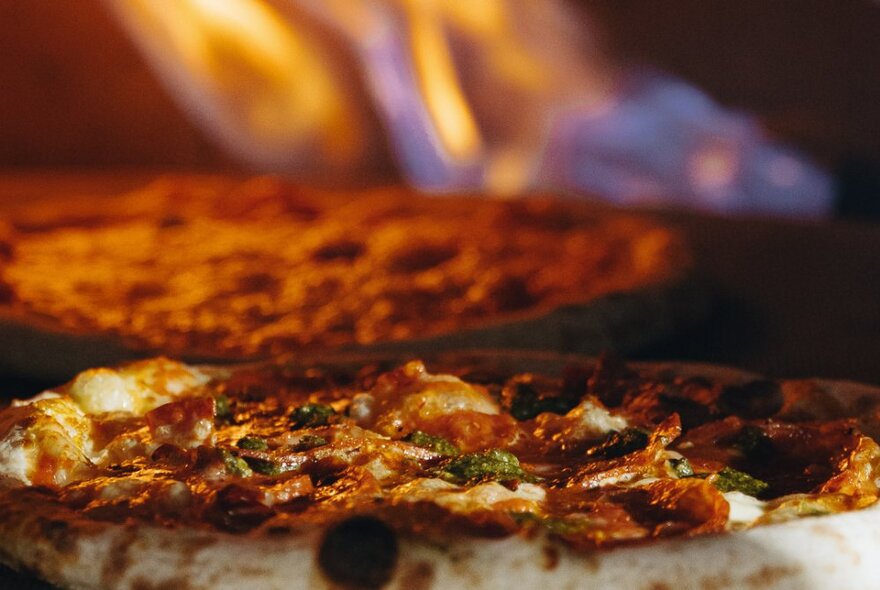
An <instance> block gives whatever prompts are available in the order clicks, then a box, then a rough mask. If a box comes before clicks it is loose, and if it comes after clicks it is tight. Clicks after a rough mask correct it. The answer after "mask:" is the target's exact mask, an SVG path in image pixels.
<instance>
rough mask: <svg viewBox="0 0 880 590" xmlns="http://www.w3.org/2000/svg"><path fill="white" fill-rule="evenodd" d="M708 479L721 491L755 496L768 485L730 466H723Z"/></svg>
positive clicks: (762, 491)
mask: <svg viewBox="0 0 880 590" xmlns="http://www.w3.org/2000/svg"><path fill="white" fill-rule="evenodd" d="M709 481H710V482H712V483H713V484H714V485H715V487H716V488H718V489H719V490H720V491H722V492H742V493H743V494H746V495H748V496H755V497H757V496H760V495H761V494H762V493H764V492H765V491H766V490H767V488H769V487H770V485H769V484H768V483H767V482H765V481H761V480H760V479H757V478H754V477H752V476H751V475H749V474H748V473H743V472H742V471H737V470H736V469H732V468H730V467H725V468H724V469H722V470H721V471H719V472H718V473H716V474H715V475H714V476H710V477H709Z"/></svg>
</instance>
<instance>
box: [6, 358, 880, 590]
mask: <svg viewBox="0 0 880 590" xmlns="http://www.w3.org/2000/svg"><path fill="white" fill-rule="evenodd" d="M385 358H387V357H385ZM438 358H439V359H440V360H439V361H438V362H441V363H442V362H444V360H443V359H445V362H451V363H467V362H484V363H486V362H489V363H493V364H495V365H500V366H502V367H505V366H515V367H517V369H518V370H535V371H538V370H541V371H552V370H553V369H554V368H555V369H559V368H561V367H562V366H563V365H565V364H567V363H570V362H572V361H575V360H579V361H582V362H583V361H584V360H586V359H584V358H583V357H571V356H565V355H547V354H544V355H542V354H529V353H504V354H492V353H467V354H464V355H456V356H449V355H445V356H444V355H440V356H439V357H438ZM373 359H374V360H375V357H373ZM369 360H370V357H350V356H349V357H336V358H335V359H327V358H324V359H321V361H320V362H321V364H322V366H333V365H334V364H341V365H344V366H346V365H350V364H352V363H355V364H361V363H363V362H367V361H369ZM431 360H433V359H431ZM302 362H303V364H308V361H306V360H303V361H302ZM459 366H460V365H459ZM631 366H632V367H634V368H637V369H642V370H646V371H658V370H673V371H676V372H678V373H679V374H681V375H683V376H704V377H709V378H711V379H713V380H718V381H719V382H722V383H724V384H737V383H743V382H746V381H749V380H751V379H754V378H755V375H753V374H750V373H747V372H744V371H739V370H735V369H729V368H725V367H716V366H710V365H699V364H687V363H681V364H669V363H665V364H646V363H642V364H638V363H632V364H631ZM207 370H211V369H207ZM214 370H216V371H223V369H214ZM806 385H810V386H813V387H816V388H818V389H819V390H821V391H822V393H823V394H827V396H828V400H829V403H837V404H838V407H839V409H840V410H841V411H845V410H846V409H848V408H849V409H852V408H861V409H863V411H864V413H865V414H874V413H876V410H877V408H880V388H874V387H869V386H865V385H859V384H854V383H849V382H841V381H821V380H811V381H786V382H782V386H783V387H804V386H806ZM869 427H870V424H869ZM22 508H23V507H22V506H8V505H2V504H0V561H2V562H4V563H6V564H8V565H10V566H12V567H14V568H16V569H22V570H25V571H33V572H36V573H37V574H38V575H39V576H40V577H42V578H43V579H46V580H48V581H50V582H52V583H54V584H57V585H59V586H61V587H64V588H83V589H85V588H89V589H91V588H96V589H97V588H110V587H112V588H122V589H132V590H143V589H145V588H168V587H173V588H187V589H193V590H196V589H208V588H211V589H225V588H229V589H232V588H244V587H246V588H251V589H263V588H265V589H270V588H279V589H280V588H285V589H296V588H326V589H328V590H329V589H331V588H340V587H341V586H340V585H339V584H337V583H335V582H333V581H331V580H329V579H328V578H327V577H326V576H325V575H324V573H323V571H324V570H323V569H322V567H321V566H320V565H319V563H318V562H319V560H320V559H321V558H320V557H319V552H320V547H321V545H322V544H323V539H324V532H323V531H316V530H312V531H302V532H297V533H285V534H279V535H278V536H272V537H254V536H248V535H239V536H236V535H231V534H228V533H221V532H205V531H195V530H188V529H165V528H158V527H155V526H144V525H130V526H125V525H114V524H107V523H100V522H95V521H87V520H84V519H81V518H79V517H77V516H76V515H75V514H74V513H72V512H70V511H68V510H67V509H63V510H62V509H59V508H57V507H55V506H52V505H46V504H40V503H35V504H33V505H29V506H27V509H26V510H25V509H22ZM358 540H359V541H361V542H363V538H362V537H361V538H359V539H358ZM362 544H364V545H369V543H362ZM397 547H398V552H397V558H396V564H395V565H394V567H393V569H392V571H391V572H390V576H391V577H390V582H389V583H388V585H387V586H386V587H388V588H392V589H401V590H402V589H420V590H427V589H430V588H459V587H469V588H503V587H510V586H513V585H515V586H516V587H541V586H543V587H548V588H549V587H554V588H568V587H571V588H575V587H589V588H627V589H645V590H649V589H650V590H662V589H672V588H676V589H679V588H681V589H691V588H692V589H695V590H696V589H707V588H712V589H717V590H732V589H747V588H762V589H765V590H782V589H792V590H794V589H797V590H809V589H824V588H836V589H850V588H851V589H863V588H869V587H873V586H875V585H876V573H877V566H876V563H875V559H876V557H875V556H876V552H877V550H878V548H880V505H874V506H872V507H870V508H867V509H864V510H861V511H856V512H847V513H841V514H837V515H833V516H823V517H807V518H801V519H798V520H793V521H789V522H785V523H782V524H775V525H764V526H760V527H756V528H754V529H749V530H746V531H740V532H731V533H727V534H720V535H715V536H707V537H700V538H696V539H675V540H658V541H655V542H651V543H649V544H645V545H641V546H633V547H623V548H617V549H611V550H603V551H596V552H594V553H587V554H583V553H576V552H573V551H570V550H568V549H567V548H566V547H564V546H563V545H561V544H559V543H558V542H556V541H552V540H550V539H547V538H544V537H542V536H533V537H529V538H525V537H522V536H513V537H509V538H505V539H502V540H485V539H473V538H450V539H449V540H448V541H446V542H434V541H432V542H430V543H427V542H425V541H421V540H418V539H408V538H400V539H399V540H398V543H397ZM371 556H372V557H375V554H372V555H371ZM380 561H381V560H380ZM342 587H345V586H344V585H343V586H342ZM362 587H364V586H363V585H362Z"/></svg>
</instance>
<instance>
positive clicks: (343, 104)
mask: <svg viewBox="0 0 880 590" xmlns="http://www.w3.org/2000/svg"><path fill="white" fill-rule="evenodd" d="M111 4H112V6H113V7H114V8H115V9H116V10H117V12H118V13H119V15H120V16H121V17H122V20H123V22H124V23H125V24H126V25H127V26H128V28H129V29H130V30H131V32H132V34H133V35H134V37H135V38H136V39H137V40H139V41H140V43H141V45H142V47H143V49H144V50H145V51H146V52H147V54H148V55H149V56H150V57H151V58H152V59H153V61H154V63H155V64H156V66H157V68H158V69H159V71H160V72H161V73H162V74H164V76H165V78H166V81H167V82H168V83H169V85H170V86H171V87H172V88H174V89H175V90H177V91H178V92H179V94H178V96H179V98H181V99H182V100H183V101H184V103H185V104H186V105H187V106H188V107H189V111H190V112H191V113H192V115H193V116H195V117H198V118H199V119H201V121H202V122H203V124H205V126H206V127H207V128H208V129H209V130H211V131H212V132H214V133H215V134H216V135H217V137H218V139H220V140H221V141H223V142H224V143H225V144H226V145H228V146H229V147H230V148H231V149H232V150H233V151H236V152H238V153H239V154H241V155H243V156H245V157H246V158H248V159H249V160H251V161H253V162H255V163H257V164H259V165H262V166H270V167H283V166H289V165H290V162H291V158H292V157H294V156H301V157H306V158H307V159H312V158H313V157H314V158H316V159H319V160H321V161H322V162H333V163H338V164H347V163H348V162H350V161H351V160H352V159H353V158H354V157H355V155H356V152H357V150H358V149H359V147H360V143H361V138H360V137H359V132H360V129H359V126H358V125H357V124H351V123H352V119H354V115H355V109H354V108H353V107H352V105H351V104H350V100H349V99H348V97H347V94H346V92H345V91H344V87H343V86H342V85H341V84H339V83H338V81H337V79H335V78H334V76H332V75H331V73H330V72H329V71H328V70H327V68H326V66H325V64H326V63H327V62H328V61H329V60H330V56H329V55H328V54H327V53H326V52H325V51H324V50H323V48H322V47H321V46H320V45H319V44H317V43H315V42H314V40H313V39H312V38H310V37H309V36H308V35H306V34H301V33H300V32H299V31H297V30H296V28H294V27H292V26H291V23H290V22H289V21H287V20H285V18H284V17H283V15H282V14H281V13H280V12H278V11H277V10H275V9H273V8H272V7H271V6H269V5H268V4H266V3H264V2H262V1H261V0H221V1H216V0H174V2H153V1H152V0H111ZM311 154H314V156H312V155H311Z"/></svg>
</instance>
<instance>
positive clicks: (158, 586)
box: [131, 578, 192, 590]
mask: <svg viewBox="0 0 880 590" xmlns="http://www.w3.org/2000/svg"><path fill="white" fill-rule="evenodd" d="M131 588H132V590H188V589H189V588H192V586H190V583H189V581H188V580H187V579H186V578H174V579H172V580H163V581H161V582H156V581H153V580H149V579H146V578H137V579H136V580H134V581H132V583H131Z"/></svg>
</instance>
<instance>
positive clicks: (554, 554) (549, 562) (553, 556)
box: [542, 545, 559, 570]
mask: <svg viewBox="0 0 880 590" xmlns="http://www.w3.org/2000/svg"><path fill="white" fill-rule="evenodd" d="M542 553H543V554H544V564H543V565H544V569H545V570H555V569H556V567H557V566H558V565H559V549H557V548H556V547H554V546H553V545H544V547H543V549H542Z"/></svg>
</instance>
